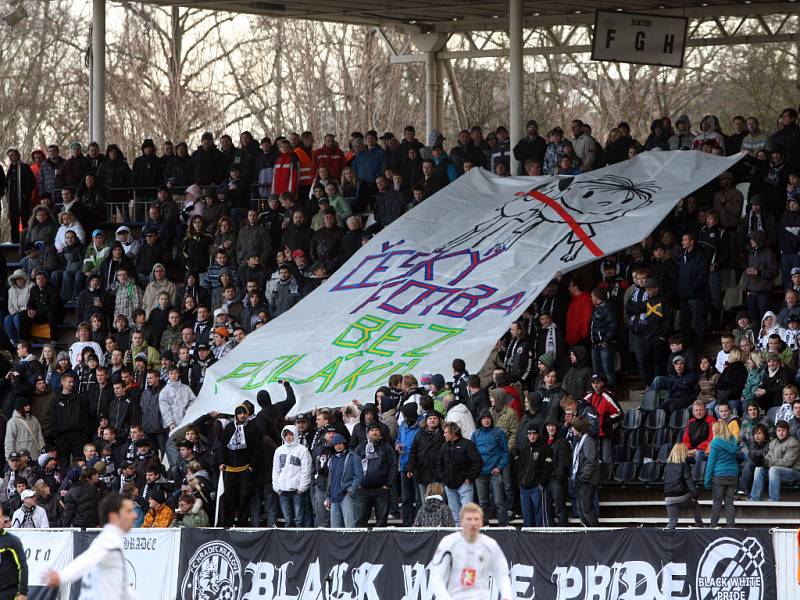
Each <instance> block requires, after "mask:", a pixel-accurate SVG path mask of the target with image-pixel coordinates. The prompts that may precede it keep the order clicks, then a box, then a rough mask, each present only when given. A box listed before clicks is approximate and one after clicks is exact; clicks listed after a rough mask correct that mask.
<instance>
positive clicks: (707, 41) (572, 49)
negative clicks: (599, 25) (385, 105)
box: [391, 33, 800, 64]
mask: <svg viewBox="0 0 800 600" xmlns="http://www.w3.org/2000/svg"><path fill="white" fill-rule="evenodd" d="M797 42H800V33H779V34H773V35H766V34H764V35H739V36H735V37H734V36H729V37H724V38H723V37H711V38H697V39H693V40H687V42H686V46H687V47H689V48H703V47H708V46H737V45H749V44H786V43H797ZM591 51H592V46H591V44H576V45H574V46H564V45H554V46H541V47H536V48H523V50H522V54H523V55H524V56H549V55H555V54H581V53H586V52H591ZM439 56H440V57H441V58H445V59H451V60H458V59H465V58H504V57H507V56H508V50H507V49H505V48H490V49H486V50H478V51H475V50H445V51H443V52H440V53H439ZM424 60H425V58H424V56H423V55H421V54H401V55H398V56H393V57H391V63H392V64H404V63H412V62H423V61H424Z"/></svg>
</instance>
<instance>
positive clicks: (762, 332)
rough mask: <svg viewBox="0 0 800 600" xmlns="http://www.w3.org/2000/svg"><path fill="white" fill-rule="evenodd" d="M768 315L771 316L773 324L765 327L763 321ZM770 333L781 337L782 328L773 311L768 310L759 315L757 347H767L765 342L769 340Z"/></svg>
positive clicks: (763, 348) (764, 348)
mask: <svg viewBox="0 0 800 600" xmlns="http://www.w3.org/2000/svg"><path fill="white" fill-rule="evenodd" d="M768 317H772V323H773V324H772V326H771V327H767V326H766V325H764V321H766V320H767V318H768ZM772 334H776V335H778V336H780V337H781V338H782V337H783V335H782V334H783V330H782V329H781V326H780V325H779V324H778V317H777V316H775V313H774V312H772V311H771V310H768V311H767V312H765V313H764V316H763V317H761V328H760V329H759V332H758V340H757V342H758V347H759V348H760V349H761V350H766V349H767V342H768V341H769V336H771V335H772Z"/></svg>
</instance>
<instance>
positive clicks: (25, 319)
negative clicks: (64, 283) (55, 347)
mask: <svg viewBox="0 0 800 600" xmlns="http://www.w3.org/2000/svg"><path fill="white" fill-rule="evenodd" d="M60 322H61V298H59V293H58V290H57V289H56V288H55V286H54V285H53V284H51V283H50V278H49V276H48V274H47V273H46V272H45V271H37V273H36V285H35V286H33V287H32V288H31V291H30V296H28V305H27V310H26V311H25V312H24V313H23V314H22V318H21V319H20V339H30V333H31V325H33V324H34V323H47V324H48V325H49V326H50V337H55V336H56V329H57V327H58V324H59V323H60Z"/></svg>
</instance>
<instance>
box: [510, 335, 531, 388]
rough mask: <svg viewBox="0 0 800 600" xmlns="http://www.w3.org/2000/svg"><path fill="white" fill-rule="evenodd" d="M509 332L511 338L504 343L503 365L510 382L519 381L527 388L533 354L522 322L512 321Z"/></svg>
mask: <svg viewBox="0 0 800 600" xmlns="http://www.w3.org/2000/svg"><path fill="white" fill-rule="evenodd" d="M509 333H510V334H511V339H509V340H508V342H507V343H505V347H504V354H503V367H504V368H505V370H506V373H507V374H508V375H509V377H510V378H511V382H512V383H519V384H520V385H521V386H522V387H523V389H527V388H528V386H529V385H530V379H531V372H532V370H533V354H532V353H531V347H530V344H529V343H528V339H527V335H526V334H525V329H524V327H523V326H522V322H520V321H515V322H514V323H512V324H511V327H510V328H509Z"/></svg>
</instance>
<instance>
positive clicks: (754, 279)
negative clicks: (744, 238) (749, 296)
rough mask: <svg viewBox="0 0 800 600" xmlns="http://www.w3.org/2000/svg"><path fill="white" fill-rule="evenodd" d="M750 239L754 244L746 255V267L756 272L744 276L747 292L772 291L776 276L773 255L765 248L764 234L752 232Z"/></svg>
mask: <svg viewBox="0 0 800 600" xmlns="http://www.w3.org/2000/svg"><path fill="white" fill-rule="evenodd" d="M750 238H751V239H752V240H753V241H754V242H755V243H756V247H755V248H752V247H751V248H750V251H749V252H748V254H747V266H748V267H749V268H753V269H755V270H756V274H755V275H745V284H746V285H745V290H746V291H747V292H757V293H765V292H771V291H772V285H773V281H774V280H775V276H776V275H777V274H778V270H777V260H776V259H775V254H774V253H773V252H772V250H770V249H769V248H767V247H766V245H765V243H766V234H765V233H764V232H763V231H754V232H753V233H752V234H750Z"/></svg>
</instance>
